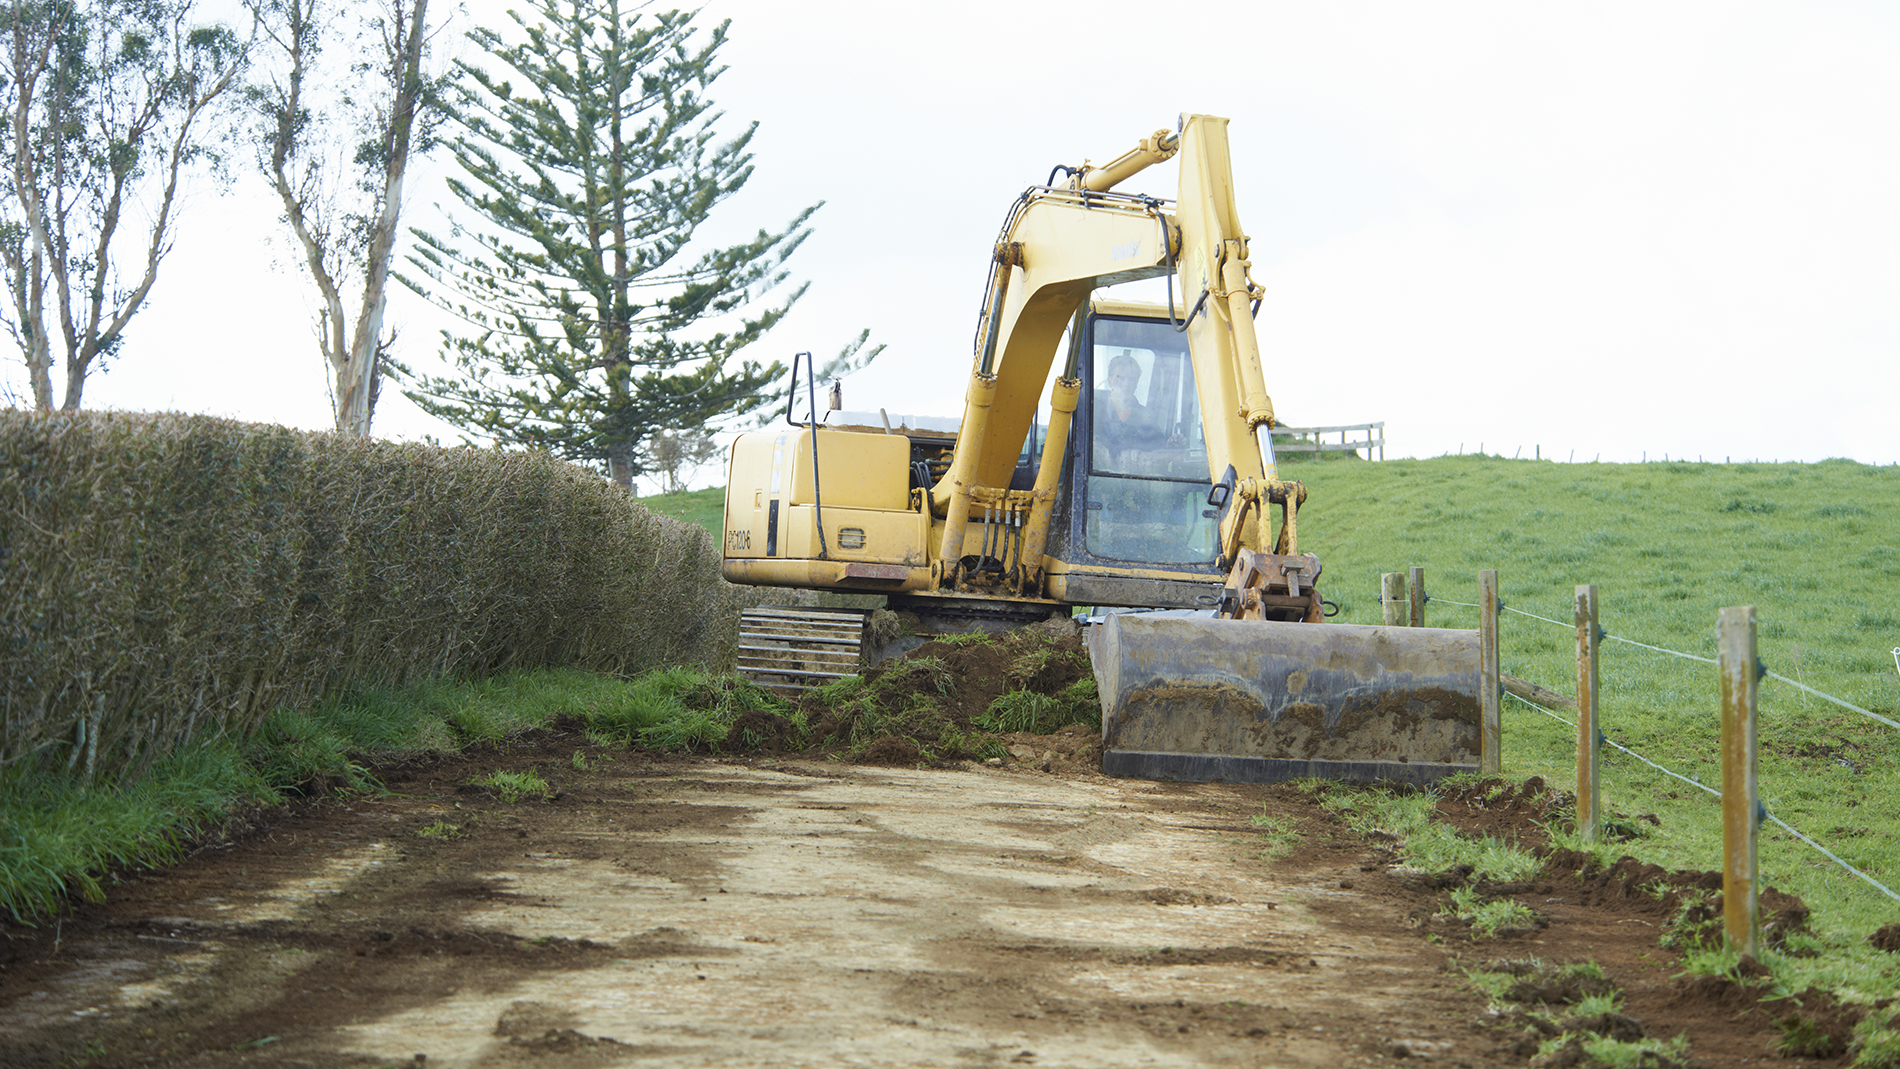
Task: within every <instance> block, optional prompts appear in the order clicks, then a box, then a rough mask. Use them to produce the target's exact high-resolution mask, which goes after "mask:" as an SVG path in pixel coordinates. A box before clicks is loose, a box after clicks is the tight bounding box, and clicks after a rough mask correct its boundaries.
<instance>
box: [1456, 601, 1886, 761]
mask: <svg viewBox="0 0 1900 1069" xmlns="http://www.w3.org/2000/svg"><path fill="white" fill-rule="evenodd" d="M1426 600H1427V601H1428V602H1430V601H1443V602H1445V603H1446V604H1447V605H1459V606H1463V607H1464V608H1467V609H1479V608H1483V606H1480V605H1472V604H1469V603H1468V602H1463V601H1452V600H1450V599H1448V598H1436V597H1434V598H1427V599H1426ZM1498 608H1499V609H1501V610H1503V611H1505V612H1510V613H1516V614H1517V615H1519V616H1528V617H1530V618H1531V619H1533V620H1542V621H1543V622H1544V623H1547V624H1553V625H1555V626H1557V627H1561V628H1563V629H1564V630H1566V631H1575V630H1576V629H1577V625H1576V624H1575V623H1564V622H1563V621H1562V620H1553V619H1551V618H1550V617H1548V616H1539V615H1538V614H1536V613H1534V612H1525V611H1524V610H1523V609H1517V608H1512V607H1511V606H1509V605H1506V604H1504V603H1503V602H1499V603H1498ZM1599 626H1600V625H1599ZM1602 637H1603V638H1605V639H1608V640H1609V641H1611V642H1621V643H1624V644H1626V645H1630V646H1640V647H1642V648H1643V649H1646V650H1652V651H1654V652H1656V653H1666V654H1668V655H1669V656H1671V657H1680V658H1682V659H1683V660H1685V661H1695V662H1697V663H1698V664H1717V665H1719V664H1721V662H1720V661H1718V660H1716V659H1715V658H1713V657H1704V656H1702V655H1701V654H1696V653H1684V652H1683V651H1681V650H1672V649H1670V648H1669V647H1667V646H1652V645H1650V644H1649V643H1647V642H1638V641H1636V640H1635V639H1633V638H1624V637H1623V636H1622V635H1617V634H1612V633H1610V632H1609V631H1604V632H1603V634H1602ZM1893 654H1894V668H1895V671H1896V672H1900V646H1897V647H1895V648H1894V651H1893ZM1762 674H1763V675H1765V676H1767V677H1768V678H1769V679H1773V680H1777V681H1779V682H1782V683H1786V684H1788V685H1789V686H1791V687H1794V688H1796V689H1797V690H1801V691H1805V692H1807V693H1809V694H1812V695H1814V696H1815V697H1817V698H1819V699H1821V700H1822V701H1826V702H1833V703H1834V704H1835V705H1838V706H1840V707H1841V708H1843V709H1848V710H1851V711H1853V712H1856V713H1859V714H1860V715H1862V716H1864V717H1866V718H1868V719H1869V720H1875V721H1878V722H1880V723H1882V724H1885V725H1887V726H1888V727H1890V728H1896V729H1900V720H1893V719H1890V718H1888V717H1884V716H1881V715H1880V714H1879V713H1876V712H1874V711H1873V710H1871V709H1863V708H1861V707H1860V706H1858V705H1855V704H1854V703H1853V702H1850V701H1847V700H1846V699H1844V698H1837V697H1835V696H1834V695H1832V694H1829V693H1827V692H1826V691H1821V690H1816V689H1814V688H1813V687H1810V686H1808V685H1807V684H1806V683H1802V682H1799V681H1797V680H1793V679H1789V678H1788V677H1787V676H1784V675H1782V674H1781V673H1780V672H1771V671H1768V670H1767V669H1766V668H1764V669H1763V670H1762Z"/></svg>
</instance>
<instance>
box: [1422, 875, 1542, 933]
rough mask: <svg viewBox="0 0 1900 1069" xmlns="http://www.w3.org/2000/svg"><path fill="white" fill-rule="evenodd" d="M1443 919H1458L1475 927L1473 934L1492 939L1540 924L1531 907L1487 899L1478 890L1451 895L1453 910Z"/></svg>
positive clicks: (1449, 910)
mask: <svg viewBox="0 0 1900 1069" xmlns="http://www.w3.org/2000/svg"><path fill="white" fill-rule="evenodd" d="M1440 915H1441V916H1455V917H1458V918H1460V919H1461V920H1464V921H1467V922H1469V923H1470V925H1471V934H1472V935H1474V936H1476V937H1478V938H1481V939H1488V938H1490V937H1491V936H1494V935H1496V934H1497V933H1498V931H1499V930H1500V929H1504V928H1525V927H1528V926H1529V925H1530V924H1531V923H1532V922H1533V921H1535V920H1536V918H1537V914H1535V913H1533V912H1531V909H1530V907H1528V906H1524V905H1521V904H1519V903H1518V902H1516V901H1514V900H1512V899H1509V898H1493V899H1486V898H1485V897H1484V896H1483V895H1481V894H1479V893H1478V891H1477V889H1476V888H1473V887H1459V888H1456V889H1454V890H1453V891H1452V892H1451V896H1450V902H1449V908H1447V909H1446V910H1444V911H1443V912H1442V913H1441V914H1440Z"/></svg>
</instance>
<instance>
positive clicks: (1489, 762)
mask: <svg viewBox="0 0 1900 1069" xmlns="http://www.w3.org/2000/svg"><path fill="white" fill-rule="evenodd" d="M1478 606H1479V608H1478V710H1479V715H1480V716H1481V718H1482V719H1481V722H1480V727H1479V729H1478V733H1479V748H1478V771H1480V772H1486V773H1495V772H1497V771H1499V769H1500V768H1502V767H1503V762H1502V761H1500V760H1499V757H1498V744H1499V742H1500V741H1501V739H1500V735H1501V732H1500V730H1499V729H1500V717H1499V714H1500V712H1501V711H1502V710H1501V709H1500V708H1499V706H1501V705H1502V704H1503V702H1504V686H1503V680H1502V678H1501V677H1500V676H1499V674H1498V573H1496V572H1494V571H1483V572H1479V573H1478Z"/></svg>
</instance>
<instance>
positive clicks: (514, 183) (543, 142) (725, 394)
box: [405, 0, 868, 487]
mask: <svg viewBox="0 0 1900 1069" xmlns="http://www.w3.org/2000/svg"><path fill="white" fill-rule="evenodd" d="M531 11H532V13H533V16H534V19H533V20H532V21H531V20H530V18H527V17H523V16H522V15H521V14H519V13H513V12H511V15H512V16H513V17H514V19H515V21H516V23H517V24H518V25H519V26H520V28H521V30H522V35H521V36H522V38H523V39H522V40H520V41H519V42H517V43H508V42H506V41H504V40H503V38H502V37H501V35H500V34H498V33H496V32H494V31H492V30H485V29H482V30H476V31H474V32H473V33H471V34H470V37H471V39H472V40H473V41H474V42H475V43H476V44H477V45H479V46H480V47H481V49H482V50H483V51H484V52H485V53H486V54H487V57H488V59H489V60H490V61H491V63H492V70H491V69H484V68H483V67H481V66H478V65H476V64H475V63H471V62H463V63H461V64H460V66H461V67H462V70H463V73H464V75H465V78H464V79H463V83H462V84H463V85H464V87H465V88H464V90H463V92H462V94H461V97H460V100H459V103H458V107H457V112H458V114H457V121H458V122H459V124H460V126H461V133H460V135H459V136H458V137H457V138H456V140H455V143H454V154H455V159H456V162H457V163H458V164H459V165H460V167H461V169H462V171H463V172H464V173H465V176H466V177H465V178H462V179H458V180H451V182H450V188H451V190H452V192H453V193H454V194H455V196H456V198H457V199H459V200H460V201H461V203H462V205H463V206H464V207H465V208H467V209H468V211H469V213H471V214H472V216H473V217H474V218H472V219H466V220H458V221H457V222H456V225H455V230H454V234H453V236H452V239H448V240H445V239H441V238H437V237H435V236H433V235H429V234H423V233H420V232H418V233H417V235H416V236H417V239H418V249H417V252H416V253H415V254H413V255H412V256H411V257H410V261H411V262H412V263H413V264H415V265H416V266H417V267H418V268H419V269H420V271H421V273H422V274H423V275H424V276H426V281H424V280H421V279H418V280H414V281H411V280H409V279H405V281H409V282H410V284H411V285H412V286H414V287H415V288H417V289H418V290H419V291H421V292H423V293H425V294H427V295H429V296H431V299H433V300H435V301H436V302H437V303H438V304H440V305H441V306H443V307H444V308H447V309H449V310H450V311H453V312H455V313H456V314H457V315H459V316H460V317H461V318H462V319H463V320H464V321H465V322H466V323H467V324H468V325H469V326H470V327H471V328H472V330H471V332H470V333H468V334H465V335H457V334H454V333H453V332H448V333H447V334H446V338H445V340H446V348H447V350H448V355H449V356H450V357H451V358H452V360H453V362H454V364H455V367H456V371H457V374H456V375H454V376H449V377H433V376H409V378H410V381H412V382H413V383H414V385H415V388H414V389H413V390H409V391H406V392H408V395H409V396H410V397H411V398H412V399H413V400H415V401H416V403H417V404H419V405H421V406H422V407H423V408H424V409H425V410H427V411H429V412H431V413H433V414H435V415H437V416H440V417H442V418H444V419H446V420H448V421H450V422H452V423H455V424H458V425H460V426H462V427H463V428H465V429H467V430H469V431H471V432H473V433H475V434H478V435H480V436H483V437H488V438H492V439H494V440H495V441H497V442H500V443H504V444H511V445H526V446H531V447H541V448H546V449H549V450H551V451H553V452H555V453H556V454H557V455H559V456H563V457H566V458H568V459H573V460H580V461H584V462H590V463H594V464H597V465H600V466H602V467H604V468H605V469H606V470H607V472H608V474H609V475H610V476H611V477H612V478H613V480H614V482H615V483H616V484H618V485H620V486H623V487H629V486H631V484H632V479H633V477H634V476H635V475H639V474H643V473H644V472H645V471H646V470H648V467H649V463H650V457H649V455H648V449H647V445H648V439H649V438H650V437H652V436H653V435H655V434H657V433H660V432H662V431H665V430H667V429H696V428H700V427H703V426H704V425H705V424H706V423H708V422H709V421H716V420H719V419H721V418H724V417H730V416H732V415H734V414H738V413H744V412H748V411H752V410H756V409H757V408H759V407H761V405H763V404H764V403H766V402H767V400H768V398H767V397H766V395H765V391H766V389H767V388H768V387H769V386H770V384H771V383H772V382H773V381H774V380H776V379H779V378H780V377H781V376H782V375H783V374H784V369H783V367H782V366H781V365H779V364H778V363H776V362H773V363H771V364H769V365H762V364H760V363H759V362H757V361H753V360H740V361H739V362H738V363H737V366H736V367H735V366H733V361H734V359H735V357H737V355H738V354H739V353H740V351H741V350H742V349H744V348H745V346H747V345H749V344H751V343H752V342H754V341H756V340H757V339H758V338H759V337H760V335H762V334H764V333H765V332H766V331H767V330H769V329H770V328H771V327H772V325H773V324H775V323H777V322H778V321H779V319H780V318H781V317H783V316H784V315H785V313H786V311H787V310H788V309H789V308H790V307H791V305H792V303H793V302H794V301H796V300H797V299H798V297H799V296H800V295H801V294H802V293H803V292H804V287H803V286H799V287H796V288H795V289H793V290H792V292H790V293H789V294H787V295H784V296H783V297H782V298H781V299H777V300H776V301H775V302H773V303H769V304H767V305H765V306H764V307H763V309H762V310H756V309H757V306H758V305H759V303H760V302H761V301H762V300H764V299H765V297H766V295H767V294H768V293H769V292H770V291H774V290H775V289H776V288H777V287H780V286H781V285H782V284H783V283H785V282H786V280H787V278H788V277H789V274H788V272H787V271H786V270H785V266H784V265H785V261H786V258H787V257H788V256H790V255H791V253H792V251H793V250H794V249H796V248H797V247H798V245H799V243H800V242H802V241H804V239H805V238H806V236H807V235H808V234H809V233H810V230H809V228H808V227H807V225H806V224H807V221H808V220H809V219H810V218H811V215H812V213H813V212H814V211H816V210H817V207H818V206H817V205H813V206H812V207H811V208H807V209H805V210H804V211H802V212H799V213H798V215H797V216H796V217H795V218H793V219H792V221H791V222H790V223H789V224H788V225H787V226H786V227H784V228H783V229H781V230H778V231H776V232H767V231H764V230H761V231H759V233H758V234H757V236H756V237H754V238H753V239H752V240H750V241H746V242H743V243H741V244H738V245H733V246H730V247H726V248H714V249H711V250H705V251H700V250H699V248H698V246H695V245H694V244H693V237H694V233H695V230H696V228H698V227H699V226H700V224H701V223H703V222H704V221H705V219H706V217H707V215H708V214H709V213H710V212H711V211H712V209H713V208H714V207H715V206H717V205H718V204H719V203H720V202H722V201H724V200H726V199H727V198H728V197H730V196H732V195H733V194H734V193H736V192H738V191H739V189H740V188H741V187H743V186H744V185H745V183H746V180H747V179H748V178H750V177H751V175H752V156H751V154H750V152H749V151H748V150H747V146H748V144H749V143H750V141H751V138H752V133H753V130H754V129H755V128H756V124H754V126H753V127H748V128H747V129H746V130H745V131H744V132H742V133H740V134H739V135H738V136H735V137H732V138H730V139H722V138H721V136H720V135H719V133H717V132H716V131H715V126H716V125H717V123H718V120H719V119H720V113H718V112H717V111H715V110H714V109H713V105H712V102H711V101H710V99H708V97H707V96H706V91H707V89H708V87H709V86H710V85H711V84H712V82H713V80H714V79H716V78H717V77H718V76H719V74H720V73H721V72H722V71H723V70H724V68H723V67H721V66H719V65H718V64H717V61H716V56H717V53H718V50H719V47H720V46H721V45H722V44H723V43H724V42H725V39H726V26H727V24H725V23H721V24H720V25H719V26H718V27H717V28H715V29H713V30H711V31H710V32H709V33H705V34H703V35H702V34H700V33H698V32H696V31H695V28H694V27H693V25H692V16H691V14H690V13H682V12H668V13H665V14H659V15H650V14H644V13H642V12H640V11H638V10H635V11H632V12H630V13H629V12H623V10H622V7H621V4H620V3H619V0H565V2H563V0H536V2H535V3H534V4H533V5H532V8H531ZM496 72H505V76H500V75H498V74H497V73H496ZM457 239H459V241H460V244H458V243H457ZM445 291H447V292H445ZM695 328H697V329H695ZM862 340H863V339H862V336H861V337H860V339H859V342H858V343H856V344H854V345H853V346H847V347H846V350H845V354H844V356H845V359H846V361H849V360H851V359H852V357H853V354H855V353H856V352H857V351H858V346H859V345H861V343H862ZM865 359H868V357H866V358H865Z"/></svg>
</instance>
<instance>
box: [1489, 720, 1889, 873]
mask: <svg viewBox="0 0 1900 1069" xmlns="http://www.w3.org/2000/svg"><path fill="white" fill-rule="evenodd" d="M1505 694H1506V696H1508V697H1511V698H1516V699H1517V701H1518V703H1519V704H1521V705H1527V706H1530V707H1531V708H1532V709H1535V710H1537V711H1538V712H1540V713H1542V714H1544V715H1545V716H1547V717H1550V718H1551V719H1552V720H1555V721H1557V722H1558V723H1560V724H1564V725H1566V726H1568V727H1570V728H1571V729H1572V730H1575V729H1576V726H1577V725H1576V723H1575V722H1573V721H1570V720H1565V719H1564V718H1563V717H1561V716H1558V715H1557V714H1556V713H1553V712H1551V711H1550V710H1549V709H1546V708H1544V707H1543V706H1541V705H1538V704H1536V703H1535V702H1528V701H1525V700H1524V699H1523V698H1518V697H1517V695H1515V694H1511V693H1510V692H1509V691H1506V692H1505ZM1597 740H1598V741H1599V742H1602V743H1604V744H1605V745H1608V746H1611V747H1613V748H1615V749H1617V750H1620V751H1622V752H1623V753H1626V754H1628V755H1630V756H1631V757H1634V758H1636V759H1637V760H1638V761H1641V762H1642V763H1643V764H1646V765H1648V766H1649V767H1651V768H1653V769H1655V770H1656V771H1658V772H1661V773H1662V774H1664V775H1666V776H1673V777H1675V778H1676V779H1679V780H1681V781H1682V782H1684V783H1687V784H1688V785H1689V786H1691V787H1694V788H1695V789H1697V790H1699V791H1702V792H1703V793H1705V794H1708V795H1711V796H1713V797H1715V798H1716V799H1718V800H1719V799H1720V798H1721V797H1722V792H1721V791H1718V790H1716V789H1715V788H1714V787H1711V786H1709V785H1708V784H1706V783H1703V782H1702V781H1701V780H1698V779H1692V778H1691V777H1688V776H1685V775H1683V774H1682V773H1680V772H1677V771H1675V770H1674V769H1670V768H1665V767H1663V766H1662V765H1659V764H1657V763H1656V762H1654V761H1651V760H1650V759H1649V758H1647V757H1644V756H1643V755H1642V754H1639V753H1637V752H1636V751H1635V750H1632V749H1630V748H1629V747H1627V746H1625V745H1623V744H1622V743H1620V742H1617V741H1616V740H1615V739H1612V738H1610V737H1609V736H1607V735H1605V734H1603V733H1602V732H1601V731H1599V732H1597ZM1761 815H1762V817H1763V818H1765V819H1767V820H1770V821H1773V822H1774V823H1775V826H1776V827H1779V828H1780V829H1781V830H1782V831H1785V832H1787V833H1788V834H1789V835H1792V836H1794V837H1795V838H1797V839H1799V840H1801V841H1802V842H1804V843H1806V844H1808V845H1809V846H1811V847H1813V848H1814V849H1815V850H1816V851H1818V852H1819V853H1820V854H1821V856H1822V857H1825V858H1827V859H1828V860H1829V861H1832V862H1834V863H1835V864H1836V865H1839V866H1840V867H1842V868H1844V869H1846V870H1847V871H1849V872H1851V873H1853V874H1854V875H1855V876H1858V877H1860V878H1861V879H1862V880H1864V881H1866V883H1867V884H1868V886H1870V887H1872V888H1873V889H1874V890H1876V891H1879V892H1880V893H1881V894H1883V895H1886V896H1887V897H1888V898H1891V899H1893V900H1894V901H1896V902H1900V894H1896V893H1894V891H1893V890H1892V889H1891V888H1889V887H1887V885H1885V884H1883V883H1881V882H1880V881H1879V880H1876V879H1874V878H1873V877H1872V876H1869V875H1867V874H1866V873H1864V872H1862V871H1860V870H1859V869H1857V868H1855V867H1854V866H1853V865H1852V864H1850V863H1849V862H1847V861H1846V860H1845V859H1843V858H1842V857H1841V856H1840V855H1838V854H1836V853H1835V852H1834V851H1832V850H1829V849H1828V848H1827V847H1825V846H1822V845H1821V844H1820V843H1817V842H1815V841H1814V840H1813V839H1810V838H1808V837H1807V836H1806V835H1803V834H1801V833H1800V832H1799V831H1797V830H1795V827H1794V825H1792V824H1789V823H1788V822H1787V821H1785V820H1783V819H1781V818H1780V817H1778V816H1775V815H1774V814H1773V813H1770V812H1768V810H1767V809H1765V808H1764V809H1763V810H1762V811H1761Z"/></svg>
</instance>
